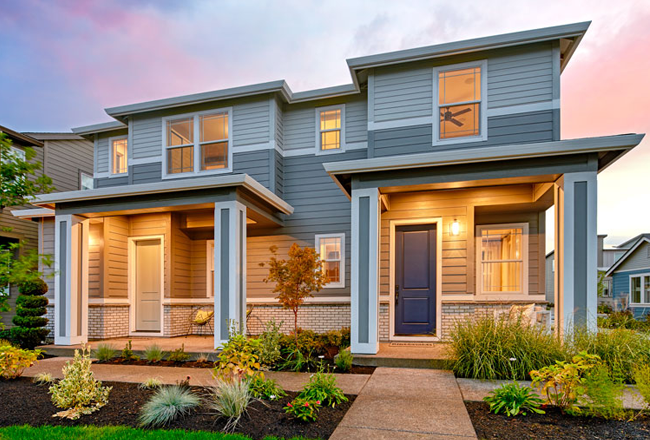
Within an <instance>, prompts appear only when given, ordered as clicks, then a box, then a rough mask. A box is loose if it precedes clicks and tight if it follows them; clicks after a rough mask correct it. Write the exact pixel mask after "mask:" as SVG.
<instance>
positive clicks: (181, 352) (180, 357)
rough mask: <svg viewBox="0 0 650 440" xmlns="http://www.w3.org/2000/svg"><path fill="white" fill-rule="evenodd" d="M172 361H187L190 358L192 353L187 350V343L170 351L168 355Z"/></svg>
mask: <svg viewBox="0 0 650 440" xmlns="http://www.w3.org/2000/svg"><path fill="white" fill-rule="evenodd" d="M167 359H169V360H170V361H172V362H187V361H189V360H190V355H189V354H187V353H186V352H185V344H181V347H180V348H177V349H176V350H172V351H170V352H169V356H168V357H167Z"/></svg>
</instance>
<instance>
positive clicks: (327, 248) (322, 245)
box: [316, 234, 345, 288]
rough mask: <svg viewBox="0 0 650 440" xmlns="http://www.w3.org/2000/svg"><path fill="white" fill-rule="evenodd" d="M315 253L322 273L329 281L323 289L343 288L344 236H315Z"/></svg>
mask: <svg viewBox="0 0 650 440" xmlns="http://www.w3.org/2000/svg"><path fill="white" fill-rule="evenodd" d="M316 252H318V254H319V255H320V260H321V262H322V263H323V271H324V272H325V276H327V279H328V280H329V282H328V283H327V285H325V287H326V288H342V287H345V234H323V235H317V236H316Z"/></svg>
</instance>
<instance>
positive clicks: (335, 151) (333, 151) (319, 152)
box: [316, 145, 345, 156]
mask: <svg viewBox="0 0 650 440" xmlns="http://www.w3.org/2000/svg"><path fill="white" fill-rule="evenodd" d="M340 153H345V145H341V147H340V148H334V149H331V150H321V149H317V150H316V156H327V155H330V154H340Z"/></svg>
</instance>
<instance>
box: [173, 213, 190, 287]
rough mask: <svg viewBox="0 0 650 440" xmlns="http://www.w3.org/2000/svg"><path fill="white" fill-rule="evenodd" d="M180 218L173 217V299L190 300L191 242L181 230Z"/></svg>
mask: <svg viewBox="0 0 650 440" xmlns="http://www.w3.org/2000/svg"><path fill="white" fill-rule="evenodd" d="M179 227H180V217H179V216H178V215H175V214H173V215H172V230H171V262H172V272H171V274H172V279H171V280H172V284H171V288H172V290H171V297H172V298H189V297H191V296H192V271H191V265H192V263H191V254H192V244H191V240H190V239H189V237H188V236H187V235H185V233H184V232H183V231H181V230H180V229H179Z"/></svg>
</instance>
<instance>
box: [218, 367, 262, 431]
mask: <svg viewBox="0 0 650 440" xmlns="http://www.w3.org/2000/svg"><path fill="white" fill-rule="evenodd" d="M252 399H253V395H252V393H251V390H250V388H249V379H243V380H237V379H235V380H222V379H217V384H216V385H215V386H214V387H213V388H212V390H211V392H210V408H211V409H212V410H214V411H216V412H217V414H219V416H220V417H225V418H226V419H227V421H226V426H225V427H224V431H226V432H232V431H234V430H235V428H236V427H237V423H239V419H241V417H242V415H244V414H245V413H246V409H247V408H248V405H249V404H250V403H251V400H252Z"/></svg>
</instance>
